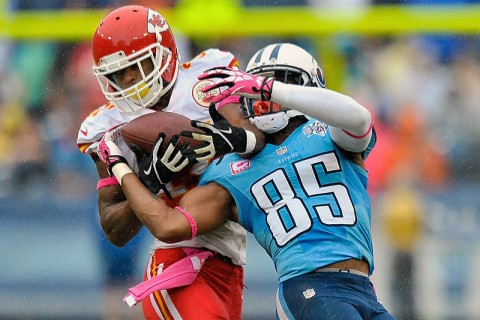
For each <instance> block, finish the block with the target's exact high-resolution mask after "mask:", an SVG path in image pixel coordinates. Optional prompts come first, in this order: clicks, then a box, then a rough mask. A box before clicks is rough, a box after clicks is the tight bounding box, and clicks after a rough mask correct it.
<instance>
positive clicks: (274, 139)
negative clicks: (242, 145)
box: [267, 117, 308, 145]
mask: <svg viewBox="0 0 480 320" xmlns="http://www.w3.org/2000/svg"><path fill="white" fill-rule="evenodd" d="M306 121H308V120H307V119H306V118H305V117H295V118H291V119H290V120H289V121H288V124H287V126H286V127H285V128H283V129H282V130H280V131H277V132H275V133H271V134H269V135H267V142H268V143H271V144H274V145H280V144H282V143H283V142H284V141H285V140H286V139H287V138H288V137H289V136H290V135H291V134H292V132H293V131H295V129H297V128H298V127H299V126H301V125H302V124H304V123H305V122H306Z"/></svg>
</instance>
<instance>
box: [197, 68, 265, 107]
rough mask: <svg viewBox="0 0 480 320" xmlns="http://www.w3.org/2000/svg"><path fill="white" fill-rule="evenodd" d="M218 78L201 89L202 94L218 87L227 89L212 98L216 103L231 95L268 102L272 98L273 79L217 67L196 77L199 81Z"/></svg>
mask: <svg viewBox="0 0 480 320" xmlns="http://www.w3.org/2000/svg"><path fill="white" fill-rule="evenodd" d="M212 78H220V80H217V81H216V82H215V83H214V84H211V85H208V86H205V87H204V88H202V92H208V91H210V90H213V89H217V88H218V89H220V87H228V88H227V89H225V90H223V91H222V92H220V93H219V94H218V95H217V96H215V97H212V99H211V100H212V101H208V102H214V103H218V102H220V101H222V100H223V99H226V98H227V97H229V96H231V95H239V96H243V97H247V98H252V99H255V100H270V97H271V96H272V88H273V81H274V79H273V78H265V77H262V76H255V75H253V74H250V73H246V72H243V71H240V70H238V69H230V68H226V67H217V68H212V69H209V70H207V71H205V72H204V73H203V74H201V75H199V76H198V79H199V80H204V79H212Z"/></svg>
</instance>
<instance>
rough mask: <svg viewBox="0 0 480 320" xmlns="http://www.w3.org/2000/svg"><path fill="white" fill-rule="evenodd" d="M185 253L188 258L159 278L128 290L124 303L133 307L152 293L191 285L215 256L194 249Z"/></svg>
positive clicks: (171, 267)
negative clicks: (204, 265)
mask: <svg viewBox="0 0 480 320" xmlns="http://www.w3.org/2000/svg"><path fill="white" fill-rule="evenodd" d="M184 251H185V252H186V253H187V255H188V256H187V257H185V258H183V259H182V260H179V261H177V262H175V263H173V264H172V265H171V266H169V267H168V268H166V269H165V270H164V271H163V272H162V273H160V274H158V275H157V276H155V277H153V278H151V279H148V280H146V281H144V282H142V283H139V284H137V285H136V286H135V287H132V288H130V289H128V294H127V295H126V296H125V297H124V298H123V301H125V302H126V303H127V304H128V306H130V307H131V306H134V305H136V304H137V303H138V302H140V301H142V300H143V299H145V298H146V297H148V296H149V295H150V294H151V293H152V292H155V291H158V290H166V289H171V288H176V287H182V286H186V285H189V284H191V283H192V282H193V281H194V280H195V279H196V278H197V275H198V273H199V272H200V269H201V268H202V266H203V263H204V262H205V260H207V259H208V258H209V257H211V256H213V253H212V252H210V251H206V250H202V249H194V248H184Z"/></svg>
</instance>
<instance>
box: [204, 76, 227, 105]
mask: <svg viewBox="0 0 480 320" xmlns="http://www.w3.org/2000/svg"><path fill="white" fill-rule="evenodd" d="M231 86H232V82H231V81H221V80H220V81H217V82H215V83H213V84H209V85H208V86H205V87H203V88H202V89H201V91H202V92H203V93H207V92H208V91H211V90H215V89H219V88H221V87H231ZM208 98H210V97H207V100H208ZM207 102H210V101H207Z"/></svg>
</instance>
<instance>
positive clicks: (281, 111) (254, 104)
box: [242, 43, 325, 133]
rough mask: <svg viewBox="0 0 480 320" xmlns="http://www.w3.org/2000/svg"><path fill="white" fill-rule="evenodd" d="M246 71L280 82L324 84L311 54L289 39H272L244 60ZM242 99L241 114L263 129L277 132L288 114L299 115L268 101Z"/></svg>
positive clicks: (304, 84) (321, 85)
mask: <svg viewBox="0 0 480 320" xmlns="http://www.w3.org/2000/svg"><path fill="white" fill-rule="evenodd" d="M246 72H248V73H251V74H255V75H261V76H264V77H274V78H275V80H276V81H281V82H284V83H294V84H298V85H301V86H312V87H320V88H325V78H324V77H323V72H322V69H320V67H319V66H318V63H317V61H316V60H315V58H313V57H312V55H311V54H310V53H308V52H307V51H306V50H304V49H302V48H300V47H299V46H296V45H294V44H291V43H276V44H271V45H268V46H266V47H265V48H263V49H260V50H259V51H257V52H256V53H255V54H254V55H253V57H252V58H251V59H250V61H249V62H248V65H247V70H246ZM242 101H243V102H242V109H243V112H244V115H245V117H247V118H249V119H250V122H251V123H252V124H254V125H255V126H256V127H257V128H259V129H260V130H262V131H263V132H265V133H274V132H277V131H279V130H281V129H283V128H285V127H286V126H287V124H288V120H289V119H290V118H293V117H296V116H301V115H303V114H302V113H300V112H298V111H296V110H290V109H287V108H285V107H282V106H279V105H278V104H276V103H273V102H270V101H255V100H253V99H247V98H242Z"/></svg>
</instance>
